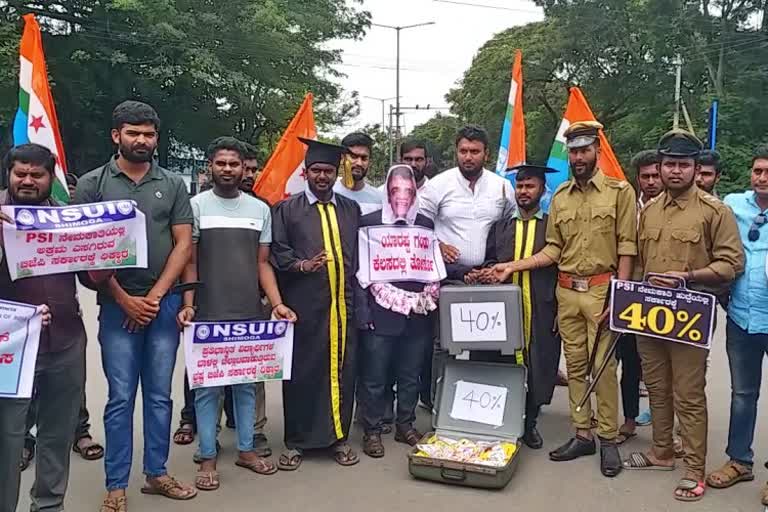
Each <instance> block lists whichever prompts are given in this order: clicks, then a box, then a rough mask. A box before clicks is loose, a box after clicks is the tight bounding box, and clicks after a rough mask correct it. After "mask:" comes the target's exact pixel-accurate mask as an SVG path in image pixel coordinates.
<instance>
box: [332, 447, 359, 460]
mask: <svg viewBox="0 0 768 512" xmlns="http://www.w3.org/2000/svg"><path fill="white" fill-rule="evenodd" d="M333 460H335V461H336V463H337V464H338V465H340V466H354V465H355V464H357V463H358V462H360V457H358V456H357V454H356V453H355V451H354V450H353V449H352V447H351V446H349V445H348V444H347V443H336V445H335V446H334V447H333Z"/></svg>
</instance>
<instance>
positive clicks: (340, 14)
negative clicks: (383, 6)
mask: <svg viewBox="0 0 768 512" xmlns="http://www.w3.org/2000/svg"><path fill="white" fill-rule="evenodd" d="M360 3H361V2H360V1H359V0H354V1H352V2H349V3H347V2H345V1H344V0H313V1H312V2H303V1H300V0H269V1H264V0H229V1H227V2H211V1H208V0H176V1H170V0H162V1H157V0H109V1H99V2H97V1H85V0H58V1H55V2H28V1H15V0H9V1H7V2H3V3H0V26H2V27H3V28H2V29H0V59H2V61H3V62H6V60H7V62H9V63H11V62H13V63H14V64H13V66H11V67H10V68H7V67H6V68H4V70H5V69H9V70H10V71H9V75H11V76H14V75H17V73H18V67H17V64H16V60H17V58H18V57H17V55H18V54H17V46H16V45H17V44H18V39H19V34H20V30H19V29H18V27H20V24H19V18H20V15H21V14H23V13H26V12H34V13H35V14H37V15H38V18H39V20H40V22H41V25H42V26H43V30H44V45H45V49H46V57H47V60H48V69H49V73H50V75H51V77H52V81H53V84H52V89H53V94H54V98H55V101H56V104H57V110H58V113H59V118H60V121H61V125H62V132H63V133H62V137H63V139H64V144H65V147H66V150H67V154H68V159H69V160H70V162H69V164H70V168H73V169H77V170H79V171H84V170H87V169H88V168H90V167H93V166H94V165H96V164H97V163H98V162H102V161H103V160H104V159H105V158H106V156H107V155H108V154H109V152H110V151H111V145H110V142H109V136H108V131H109V128H110V126H109V116H110V113H111V111H112V108H113V107H114V105H115V104H117V103H118V102H119V101H121V100H123V99H126V98H135V99H141V100H144V101H147V102H148V103H150V104H152V105H153V106H154V107H155V108H156V109H157V110H158V113H159V114H160V117H161V119H162V120H163V131H164V136H163V137H162V141H163V146H161V160H162V159H164V158H165V156H167V152H168V147H169V146H170V142H171V140H175V141H178V142H180V143H181V144H186V145H189V146H192V147H198V148H200V147H204V146H205V145H206V144H207V143H208V141H209V140H211V139H212V138H214V137H216V136H219V135H222V134H233V135H235V136H237V137H239V138H241V139H243V140H246V141H248V142H251V143H255V144H257V145H259V146H261V147H262V148H264V146H267V145H269V144H270V143H271V142H272V141H273V140H275V138H276V137H277V135H278V134H279V132H280V131H281V130H282V129H283V128H284V127H285V125H286V124H287V123H288V121H289V120H290V117H291V116H292V115H293V112H294V111H295V110H296V108H297V106H298V105H299V104H300V103H301V101H302V99H303V96H304V94H305V93H306V92H307V91H312V92H313V93H314V94H315V97H316V98H317V100H316V110H317V119H318V122H319V124H321V126H322V125H326V124H337V123H338V122H340V121H343V120H345V119H347V118H348V117H349V116H350V115H353V114H354V113H355V109H356V105H357V100H356V97H354V96H352V97H350V98H349V101H342V102H341V103H339V101H340V100H341V87H340V86H339V85H338V83H337V82H336V81H335V79H336V78H338V77H339V75H338V73H337V72H336V71H335V70H334V69H333V68H332V67H331V65H332V64H334V63H337V62H339V61H340V54H339V52H338V51H336V50H330V49H328V47H327V43H328V42H330V41H332V40H336V39H345V38H357V37H360V36H361V35H362V33H363V31H364V30H365V28H366V27H367V26H368V24H369V22H370V16H369V14H368V13H367V12H365V11H362V10H360V9H359V7H358V6H357V5H359V4H360ZM9 26H11V27H15V28H16V30H15V31H13V30H8V29H7V27H9ZM14 32H15V33H14ZM0 72H2V73H3V75H5V71H0ZM15 81H16V80H13V81H12V82H11V83H14V82H15ZM3 84H5V81H3ZM0 94H2V96H0V106H2V109H0V120H2V121H3V122H4V123H7V122H8V121H7V120H8V119H9V115H10V112H11V111H12V110H11V109H13V108H15V104H16V100H15V93H13V94H10V93H9V92H8V91H7V90H6V88H5V86H4V85H3V88H0Z"/></svg>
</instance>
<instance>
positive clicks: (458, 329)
mask: <svg viewBox="0 0 768 512" xmlns="http://www.w3.org/2000/svg"><path fill="white" fill-rule="evenodd" d="M451 338H452V340H453V341H454V342H473V341H477V342H485V341H506V340H507V310H506V306H505V305H504V303H503V302H466V303H458V304H456V303H454V304H451Z"/></svg>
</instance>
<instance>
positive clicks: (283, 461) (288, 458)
mask: <svg viewBox="0 0 768 512" xmlns="http://www.w3.org/2000/svg"><path fill="white" fill-rule="evenodd" d="M303 461H304V454H303V453H302V452H301V451H300V450H296V449H292V450H287V451H285V452H283V453H282V454H280V458H279V459H278V461H277V469H279V470H280V471H296V470H297V469H299V466H301V463H302V462H303Z"/></svg>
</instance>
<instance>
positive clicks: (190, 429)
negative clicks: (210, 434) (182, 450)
mask: <svg viewBox="0 0 768 512" xmlns="http://www.w3.org/2000/svg"><path fill="white" fill-rule="evenodd" d="M194 441H195V426H194V425H193V424H191V423H183V424H182V425H181V426H180V427H179V428H178V429H176V432H174V433H173V442H174V443H176V444H177V445H179V446H185V445H188V444H192V443H193V442H194Z"/></svg>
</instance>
